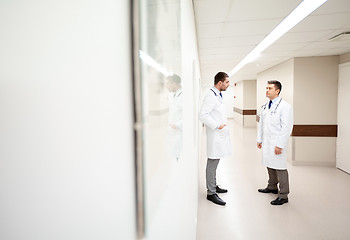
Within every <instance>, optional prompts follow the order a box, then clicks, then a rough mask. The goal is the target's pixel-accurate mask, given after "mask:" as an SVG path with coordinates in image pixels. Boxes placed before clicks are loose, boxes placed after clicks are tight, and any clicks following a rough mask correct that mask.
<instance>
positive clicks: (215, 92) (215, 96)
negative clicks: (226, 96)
mask: <svg viewBox="0 0 350 240" xmlns="http://www.w3.org/2000/svg"><path fill="white" fill-rule="evenodd" d="M210 90H211V91H212V92H213V93H214V94H215V97H217V96H218V94H217V93H216V92H215V91H214V90H213V89H210ZM219 96H220V100H219V102H220V103H222V96H221V95H219Z"/></svg>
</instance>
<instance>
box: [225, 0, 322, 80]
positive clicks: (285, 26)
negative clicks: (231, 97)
mask: <svg viewBox="0 0 350 240" xmlns="http://www.w3.org/2000/svg"><path fill="white" fill-rule="evenodd" d="M325 2H327V0H304V1H303V2H302V3H300V4H299V5H298V7H296V8H295V9H294V10H293V12H291V13H290V14H289V15H288V16H287V17H286V18H285V19H284V20H283V21H282V22H281V23H280V24H279V25H278V26H277V27H276V28H275V29H274V30H273V31H272V32H271V33H270V34H269V35H267V36H266V37H265V38H264V40H262V41H261V42H260V43H259V44H258V46H256V47H255V48H254V49H253V50H252V51H251V52H250V53H249V54H248V55H247V56H246V57H245V58H243V60H242V61H241V62H240V63H238V65H237V66H236V67H234V68H233V69H232V70H231V72H229V73H228V75H229V76H232V75H233V74H235V73H236V72H238V71H239V70H240V69H241V68H242V67H243V66H244V65H246V64H247V63H249V62H251V61H252V60H254V59H255V58H256V56H259V54H261V53H262V52H263V51H264V50H265V49H266V48H268V47H269V46H270V45H271V44H272V43H274V42H275V41H276V40H277V39H279V38H280V37H282V36H283V34H285V33H286V32H288V31H289V30H290V29H292V28H293V27H294V26H295V25H297V24H298V23H299V22H301V21H302V20H303V19H304V18H305V17H307V16H308V15H309V14H310V13H312V12H313V11H315V10H316V9H317V8H318V7H320V6H321V5H322V4H324V3H325Z"/></svg>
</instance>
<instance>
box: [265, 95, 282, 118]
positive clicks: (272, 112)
mask: <svg viewBox="0 0 350 240" xmlns="http://www.w3.org/2000/svg"><path fill="white" fill-rule="evenodd" d="M281 101H282V98H281V99H280V100H279V102H278V103H277V105H276V107H275V109H274V110H273V111H271V115H273V114H274V113H275V112H276V110H277V108H278V106H279V105H280V103H281ZM267 104H268V102H267V103H265V104H264V105H262V106H261V108H264V109H263V110H265V109H266V106H267Z"/></svg>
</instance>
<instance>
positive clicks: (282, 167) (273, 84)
mask: <svg viewBox="0 0 350 240" xmlns="http://www.w3.org/2000/svg"><path fill="white" fill-rule="evenodd" d="M267 83H268V84H267V87H266V97H267V98H269V99H270V101H269V102H268V103H266V104H265V105H263V106H262V107H261V114H260V120H259V124H258V133H257V135H258V137H257V147H258V148H259V149H262V162H263V164H264V165H265V166H266V167H267V172H268V175H269V180H268V185H267V187H266V188H264V189H258V191H259V192H261V193H274V194H277V193H278V197H277V198H276V199H275V200H273V201H272V202H271V204H272V205H282V204H284V203H287V202H288V194H289V180H288V171H287V153H286V148H287V142H288V138H289V136H290V134H291V133H292V129H293V109H292V107H291V106H290V105H289V104H288V103H287V102H286V101H284V100H283V99H282V98H281V97H280V96H279V94H280V93H281V90H282V85H281V83H280V82H279V81H275V80H273V81H268V82H267ZM278 183H279V190H278V187H277V184H278Z"/></svg>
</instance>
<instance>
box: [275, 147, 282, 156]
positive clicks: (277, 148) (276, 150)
mask: <svg viewBox="0 0 350 240" xmlns="http://www.w3.org/2000/svg"><path fill="white" fill-rule="evenodd" d="M281 153H282V148H279V147H277V146H276V147H275V154H276V155H278V154H281Z"/></svg>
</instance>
